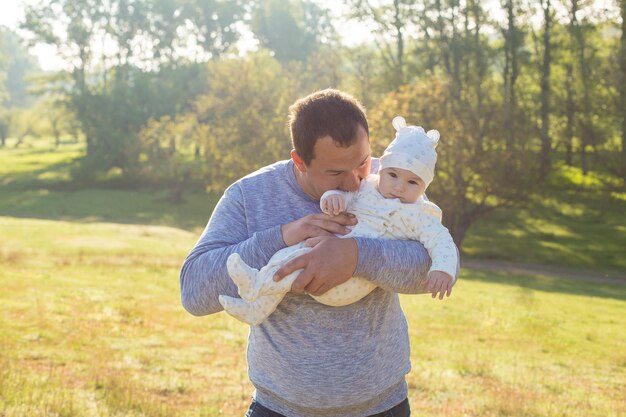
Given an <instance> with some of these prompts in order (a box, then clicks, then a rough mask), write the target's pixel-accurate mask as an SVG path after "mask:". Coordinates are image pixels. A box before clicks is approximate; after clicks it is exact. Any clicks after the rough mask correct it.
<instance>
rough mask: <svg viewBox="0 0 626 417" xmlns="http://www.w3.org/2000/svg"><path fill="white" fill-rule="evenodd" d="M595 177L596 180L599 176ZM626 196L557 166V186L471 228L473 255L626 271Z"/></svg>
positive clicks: (553, 184) (469, 251) (553, 180)
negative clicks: (625, 249)
mask: <svg viewBox="0 0 626 417" xmlns="http://www.w3.org/2000/svg"><path fill="white" fill-rule="evenodd" d="M594 179H595V180H594ZM624 213H626V194H624V193H617V192H610V191H607V189H606V187H603V186H602V184H601V183H600V182H599V181H598V180H597V177H595V176H594V175H593V174H590V175H588V176H587V177H583V176H582V175H581V173H580V170H578V169H575V168H570V167H565V166H557V172H556V173H555V174H554V175H553V177H552V178H551V184H550V186H549V188H548V189H546V190H544V191H543V193H542V194H541V195H534V196H530V197H529V201H528V204H527V205H526V206H525V207H522V208H507V209H501V210H499V211H495V212H494V213H492V214H491V215H489V216H488V217H485V218H483V219H481V220H479V221H478V222H476V223H475V224H474V225H473V226H472V227H471V228H470V230H469V231H468V236H467V239H466V240H465V242H464V244H463V251H464V253H465V254H466V255H468V256H470V257H472V258H482V259H496V260H506V261H516V262H523V263H534V264H545V265H560V266H567V267H572V268H577V269H579V268H582V269H589V270H597V271H603V272H617V273H620V274H621V275H625V274H626V256H624V254H625V252H624V248H626V223H624Z"/></svg>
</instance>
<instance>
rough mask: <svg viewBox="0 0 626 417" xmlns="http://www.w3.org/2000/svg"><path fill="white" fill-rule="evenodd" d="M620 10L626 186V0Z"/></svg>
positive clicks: (623, 176)
mask: <svg viewBox="0 0 626 417" xmlns="http://www.w3.org/2000/svg"><path fill="white" fill-rule="evenodd" d="M619 3H620V6H621V7H620V12H621V17H622V34H621V48H620V72H619V74H620V77H619V79H620V83H619V86H620V103H621V106H620V107H621V112H620V113H621V114H620V116H621V119H622V153H621V156H622V160H621V164H620V165H621V166H620V168H621V171H622V181H623V184H624V186H626V0H620V2H619Z"/></svg>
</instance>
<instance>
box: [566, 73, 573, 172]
mask: <svg viewBox="0 0 626 417" xmlns="http://www.w3.org/2000/svg"><path fill="white" fill-rule="evenodd" d="M565 72H566V76H565V91H566V93H567V99H566V105H565V110H566V119H567V122H566V125H565V163H566V164H567V165H569V166H573V165H574V163H573V160H572V156H573V147H574V117H575V107H574V91H573V89H572V79H573V72H574V70H573V68H572V65H571V64H566V65H565Z"/></svg>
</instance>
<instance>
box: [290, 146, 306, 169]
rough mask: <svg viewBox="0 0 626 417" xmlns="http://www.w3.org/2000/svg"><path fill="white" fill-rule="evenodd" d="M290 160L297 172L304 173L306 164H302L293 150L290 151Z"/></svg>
mask: <svg viewBox="0 0 626 417" xmlns="http://www.w3.org/2000/svg"><path fill="white" fill-rule="evenodd" d="M291 160H292V161H293V164H294V165H295V166H296V168H298V171H300V172H306V164H305V163H304V161H303V160H302V158H300V156H299V155H298V154H297V153H296V150H295V149H292V150H291Z"/></svg>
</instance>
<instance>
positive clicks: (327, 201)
mask: <svg viewBox="0 0 626 417" xmlns="http://www.w3.org/2000/svg"><path fill="white" fill-rule="evenodd" d="M321 206H322V211H323V212H324V213H326V214H328V215H329V216H337V215H338V214H340V213H343V212H344V211H346V198H345V197H344V196H343V195H341V194H331V195H329V196H328V197H326V198H323V199H322V204H321Z"/></svg>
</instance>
